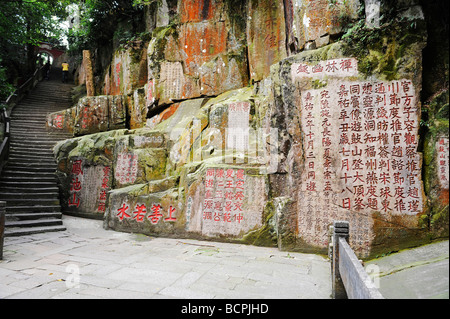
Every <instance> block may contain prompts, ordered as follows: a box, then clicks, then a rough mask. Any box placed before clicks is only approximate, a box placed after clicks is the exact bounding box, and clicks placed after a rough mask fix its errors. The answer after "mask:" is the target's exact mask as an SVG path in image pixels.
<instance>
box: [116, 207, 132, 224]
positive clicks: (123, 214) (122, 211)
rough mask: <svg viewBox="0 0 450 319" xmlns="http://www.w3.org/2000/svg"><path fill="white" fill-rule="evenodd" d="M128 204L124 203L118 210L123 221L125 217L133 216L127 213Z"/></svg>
mask: <svg viewBox="0 0 450 319" xmlns="http://www.w3.org/2000/svg"><path fill="white" fill-rule="evenodd" d="M127 210H128V206H127V205H125V203H124V204H123V205H122V207H121V208H119V209H118V210H117V211H118V212H119V213H118V214H117V216H119V219H120V220H121V221H122V220H123V219H124V218H130V217H131V216H130V215H128V214H127Z"/></svg>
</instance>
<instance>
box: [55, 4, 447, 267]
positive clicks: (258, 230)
mask: <svg viewBox="0 0 450 319" xmlns="http://www.w3.org/2000/svg"><path fill="white" fill-rule="evenodd" d="M436 3H438V4H436ZM151 8H152V10H147V14H148V15H149V19H150V20H152V21H155V23H154V24H153V25H152V26H151V27H149V28H150V30H148V31H149V32H151V38H150V39H149V40H148V41H144V40H142V41H137V42H136V43H135V45H134V46H131V47H128V48H122V49H120V50H117V51H115V52H114V54H113V56H112V58H111V61H110V65H109V67H108V68H106V69H105V70H103V74H101V75H98V74H96V78H97V79H100V80H97V81H96V82H95V83H90V84H94V85H95V92H96V95H95V96H87V97H84V98H82V99H80V100H79V101H78V103H77V104H76V105H75V106H74V107H72V108H71V109H68V110H66V111H63V112H58V113H53V114H50V115H49V116H48V123H47V124H48V125H47V127H48V129H49V130H65V131H69V132H71V133H73V135H74V138H73V139H70V140H66V141H64V142H61V143H59V144H58V145H57V146H56V148H55V156H56V158H57V163H58V176H59V181H60V186H61V196H62V205H63V207H64V211H65V212H66V213H68V214H76V215H80V216H86V217H92V218H103V219H104V221H105V222H104V225H105V227H107V228H111V229H114V230H118V231H126V232H137V233H143V234H148V235H156V236H170V237H191V238H202V239H211V240H227V241H239V242H245V243H249V244H255V245H266V246H278V247H279V248H280V249H285V250H297V251H304V252H319V253H326V250H327V247H328V240H329V238H328V227H329V225H330V224H332V222H333V220H348V221H349V222H350V227H351V232H350V243H351V245H352V247H353V248H354V249H355V251H356V252H357V253H358V254H359V255H360V256H361V257H363V258H368V257H371V256H375V255H377V254H380V253H384V252H388V251H392V250H398V249H400V248H403V247H407V246H411V245H416V244H419V243H422V242H424V241H427V240H430V239H434V238H440V237H447V236H448V187H449V183H448V145H449V144H448V138H449V137H448V57H447V58H445V57H444V58H441V60H440V61H436V62H439V63H442V64H441V66H442V68H441V69H439V71H437V74H438V75H439V76H443V78H446V79H447V82H446V83H442V82H441V83H434V84H433V85H428V83H429V82H428V81H430V80H429V79H430V75H429V73H428V72H427V70H424V67H423V65H424V63H429V61H430V59H434V57H433V53H432V52H430V51H429V50H430V48H431V50H432V49H433V48H436V50H438V51H439V52H442V51H443V50H444V51H445V50H447V53H448V39H447V40H442V39H443V38H442V39H441V40H442V41H447V42H446V43H447V45H445V43H444V44H443V45H442V42H439V41H440V40H439V41H435V40H434V39H436V36H432V35H430V32H436V30H437V29H438V28H439V26H438V25H437V24H433V22H430V19H431V18H430V17H431V16H432V15H433V14H434V15H436V14H437V13H436V12H438V11H439V10H440V7H439V2H431V3H428V4H423V5H421V3H419V1H414V0H410V1H401V2H398V3H396V4H384V2H380V1H376V0H374V1H369V0H366V1H364V2H362V1H357V0H352V1H327V0H308V1H296V0H276V1H268V0H248V1H234V0H199V1H193V0H178V1H174V0H167V1H166V0H161V1H158V2H157V5H153V6H152V7H151ZM446 12H447V11H446ZM445 17H447V18H445ZM445 17H444V18H445V19H447V20H446V23H447V25H446V27H445V28H446V32H447V33H446V34H447V35H448V15H447V16H445ZM433 43H439V45H433ZM440 45H442V46H440ZM423 61H425V62H423ZM91 62H92V63H94V64H95V62H96V61H95V57H94V58H93V61H91ZM81 73H82V74H83V73H84V71H83V72H81ZM80 80H81V82H83V81H84V78H81V79H80ZM424 81H427V82H426V83H424ZM81 82H80V83H81ZM425 86H426V90H424V87H425ZM425 91H426V92H425ZM424 92H425V93H424ZM423 114H426V118H424V116H423Z"/></svg>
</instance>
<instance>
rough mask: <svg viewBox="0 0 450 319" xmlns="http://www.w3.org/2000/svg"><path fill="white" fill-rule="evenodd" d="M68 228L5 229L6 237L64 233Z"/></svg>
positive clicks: (58, 226) (60, 226) (61, 226)
mask: <svg viewBox="0 0 450 319" xmlns="http://www.w3.org/2000/svg"><path fill="white" fill-rule="evenodd" d="M64 230H66V227H64V226H63V225H57V226H43V227H19V228H17V227H13V228H10V227H5V237H16V236H26V235H33V234H40V233H46V232H55V231H64Z"/></svg>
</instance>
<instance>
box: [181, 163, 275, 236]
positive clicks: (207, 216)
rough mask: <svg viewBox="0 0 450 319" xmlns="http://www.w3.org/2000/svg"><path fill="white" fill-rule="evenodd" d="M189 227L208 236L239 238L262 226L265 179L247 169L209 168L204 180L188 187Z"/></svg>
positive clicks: (188, 228) (187, 226)
mask: <svg viewBox="0 0 450 319" xmlns="http://www.w3.org/2000/svg"><path fill="white" fill-rule="evenodd" d="M188 193H190V194H192V196H189V198H190V199H188V201H187V203H186V205H188V206H189V219H188V220H187V224H186V229H187V230H188V231H189V232H198V233H201V234H202V235H204V236H207V237H216V236H231V237H237V236H239V235H243V234H245V233H248V232H249V231H250V230H253V229H257V228H259V227H261V226H262V223H263V220H262V214H263V210H264V205H265V201H266V199H267V196H266V192H265V179H264V177H263V176H260V175H255V176H252V175H249V174H248V173H247V172H246V170H245V169H244V168H235V167H230V166H223V167H217V168H212V167H211V168H207V169H206V171H205V172H204V176H203V180H202V182H201V183H198V182H196V183H194V184H193V185H192V186H191V188H190V189H189V190H188Z"/></svg>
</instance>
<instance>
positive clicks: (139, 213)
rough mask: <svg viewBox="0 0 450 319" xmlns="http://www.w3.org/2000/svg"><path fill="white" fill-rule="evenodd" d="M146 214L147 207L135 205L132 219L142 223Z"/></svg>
mask: <svg viewBox="0 0 450 319" xmlns="http://www.w3.org/2000/svg"><path fill="white" fill-rule="evenodd" d="M146 213H147V207H145V205H136V211H135V212H133V214H134V216H133V219H136V221H137V222H143V221H144V217H145V214H146Z"/></svg>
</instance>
